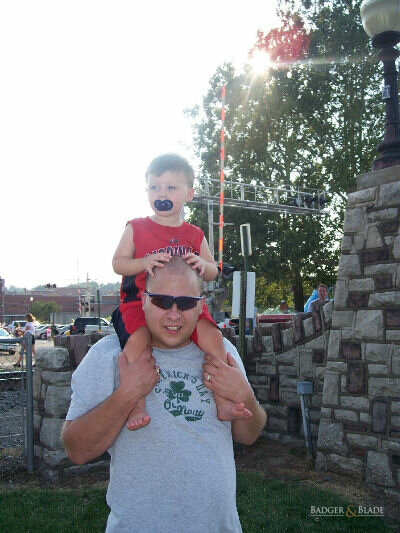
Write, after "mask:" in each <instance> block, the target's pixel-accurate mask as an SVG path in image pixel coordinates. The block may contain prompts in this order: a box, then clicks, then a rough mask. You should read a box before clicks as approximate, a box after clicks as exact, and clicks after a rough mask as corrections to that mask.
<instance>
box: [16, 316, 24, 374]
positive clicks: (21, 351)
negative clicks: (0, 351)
mask: <svg viewBox="0 0 400 533" xmlns="http://www.w3.org/2000/svg"><path fill="white" fill-rule="evenodd" d="M13 336H14V337H17V338H19V337H23V336H24V332H23V331H22V329H21V326H20V325H19V322H17V323H16V324H15V328H14V332H13ZM19 350H20V351H19V357H18V361H17V362H16V363H14V364H13V366H21V359H22V354H23V353H24V345H23V344H22V343H21V345H20V348H19Z"/></svg>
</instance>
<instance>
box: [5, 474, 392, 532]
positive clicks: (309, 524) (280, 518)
mask: <svg viewBox="0 0 400 533" xmlns="http://www.w3.org/2000/svg"><path fill="white" fill-rule="evenodd" d="M352 503H354V502H351V501H346V500H344V499H343V498H341V497H340V496H338V495H337V494H334V493H333V492H327V491H326V492H324V491H321V490H319V489H316V488H313V487H311V486H307V485H306V484H302V483H284V482H280V481H276V480H266V479H264V478H263V477H262V476H261V475H259V474H251V473H250V474H249V473H238V488H237V504H238V511H239V515H240V520H241V523H242V527H243V532H244V533H263V532H265V533H286V532H288V533H289V532H293V533H301V532H307V533H310V532H311V533H312V532H316V531H321V532H324V533H330V532H332V533H340V532H346V533H347V532H349V533H350V532H354V533H364V532H365V533H367V532H368V533H370V532H371V531H373V532H374V533H384V532H385V533H386V532H387V533H389V532H390V533H392V532H394V531H398V530H399V525H400V524H399V525H397V527H389V526H388V525H385V523H384V521H383V519H381V518H377V517H359V516H356V517H349V518H348V517H346V516H343V517H337V518H336V517H322V518H319V519H316V518H313V517H311V516H310V507H311V506H312V505H314V506H316V507H317V506H318V507H320V506H323V505H324V506H342V507H344V508H345V509H347V506H348V505H350V504H352ZM354 508H355V509H356V506H355V507H354ZM107 515H108V507H107V505H106V502H105V491H104V490H103V489H99V488H91V487H90V486H89V487H85V488H80V489H75V490H71V489H56V490H55V489H36V488H35V489H18V490H7V491H2V492H0V531H4V532H7V533H22V532H23V533H28V532H32V533H36V532H40V533H67V532H71V533H72V532H76V533H78V532H79V533H91V532H93V533H94V532H103V531H104V529H105V523H106V519H107ZM187 531H188V533H190V526H188V530H187ZM155 533H156V532H155ZM204 533H207V532H204Z"/></svg>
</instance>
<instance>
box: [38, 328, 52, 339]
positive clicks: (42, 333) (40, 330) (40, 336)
mask: <svg viewBox="0 0 400 533" xmlns="http://www.w3.org/2000/svg"><path fill="white" fill-rule="evenodd" d="M49 327H50V326H49V324H40V326H39V327H37V328H36V330H35V339H42V340H46V338H47V337H46V329H47V328H49Z"/></svg>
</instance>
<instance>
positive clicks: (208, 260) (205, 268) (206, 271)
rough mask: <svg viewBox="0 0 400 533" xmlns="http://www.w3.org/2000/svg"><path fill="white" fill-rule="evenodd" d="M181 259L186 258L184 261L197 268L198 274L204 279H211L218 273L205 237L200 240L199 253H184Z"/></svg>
mask: <svg viewBox="0 0 400 533" xmlns="http://www.w3.org/2000/svg"><path fill="white" fill-rule="evenodd" d="M183 259H186V260H187V261H186V262H187V263H188V264H189V265H192V268H193V269H196V268H198V269H199V272H200V276H203V279H204V281H212V280H213V279H215V278H216V277H217V275H218V268H217V265H216V264H215V263H214V259H213V257H212V255H211V252H210V248H209V247H208V243H207V240H206V238H205V237H203V240H202V242H201V246H200V255H195V254H193V253H189V254H186V255H184V256H183Z"/></svg>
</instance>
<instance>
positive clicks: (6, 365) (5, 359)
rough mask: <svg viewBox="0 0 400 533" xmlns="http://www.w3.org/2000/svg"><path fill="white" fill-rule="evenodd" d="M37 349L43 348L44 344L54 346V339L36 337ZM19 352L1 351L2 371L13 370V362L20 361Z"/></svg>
mask: <svg viewBox="0 0 400 533" xmlns="http://www.w3.org/2000/svg"><path fill="white" fill-rule="evenodd" d="M35 346H36V349H37V348H42V347H43V346H54V344H53V341H51V340H50V341H42V340H40V339H36V343H35ZM18 357H19V352H17V353H16V354H14V355H10V354H5V353H0V371H2V370H13V369H14V367H13V364H14V363H16V362H17V361H18Z"/></svg>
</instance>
